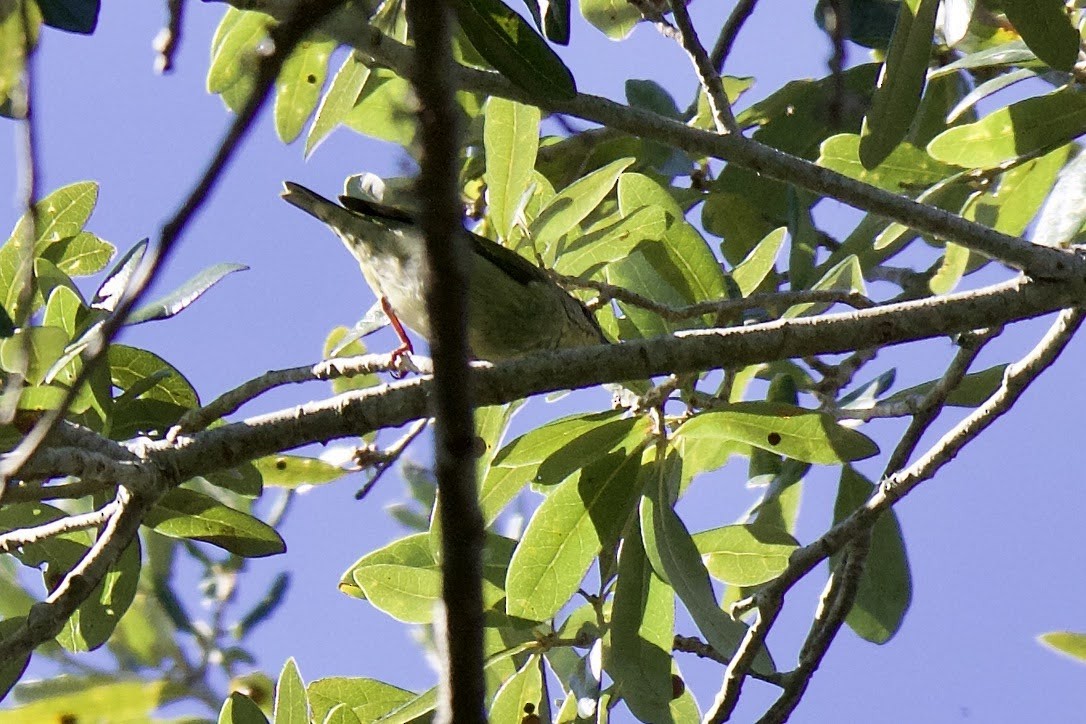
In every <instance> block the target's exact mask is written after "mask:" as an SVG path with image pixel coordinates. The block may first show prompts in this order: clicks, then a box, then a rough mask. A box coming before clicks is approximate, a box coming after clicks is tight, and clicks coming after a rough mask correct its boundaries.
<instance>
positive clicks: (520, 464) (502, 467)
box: [479, 412, 636, 525]
mask: <svg viewBox="0 0 1086 724" xmlns="http://www.w3.org/2000/svg"><path fill="white" fill-rule="evenodd" d="M635 424H636V421H635V420H634V418H623V417H621V413H618V412H599V413H591V414H577V415H572V416H570V417H565V418H562V419H560V420H555V421H554V422H551V423H548V424H546V425H543V426H542V427H539V428H536V429H535V430H532V431H530V432H527V433H525V434H524V435H521V436H520V437H518V438H517V439H516V440H513V441H512V442H510V443H509V444H508V445H506V446H505V447H503V448H502V449H501V450H499V451H498V454H497V455H495V456H494V460H493V462H492V463H491V466H490V471H489V473H488V474H487V475H486V477H485V478H481V480H482V483H481V485H480V486H479V505H480V507H481V508H482V512H483V518H484V520H485V521H486V523H487V525H490V524H491V523H492V522H494V519H495V518H497V517H498V513H500V512H501V510H502V509H503V508H504V507H505V506H506V505H507V504H508V503H509V501H511V500H512V499H513V498H514V497H515V496H516V494H517V493H518V492H520V490H521V489H522V488H523V487H524V486H525V485H527V484H528V483H535V484H538V485H557V484H558V483H560V482H562V481H563V480H565V479H566V478H568V477H569V476H570V475H572V474H573V473H574V472H575V471H576V470H577V469H578V468H580V467H581V466H582V465H583V464H584V462H585V461H586V460H588V459H590V458H591V457H592V456H594V455H595V454H596V453H597V452H600V451H605V452H609V451H612V450H614V449H615V448H616V447H617V446H618V445H620V444H621V443H622V441H623V440H625V439H626V437H627V436H628V435H629V434H630V431H631V430H632V429H633V427H634V425H635Z"/></svg>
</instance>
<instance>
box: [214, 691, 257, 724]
mask: <svg viewBox="0 0 1086 724" xmlns="http://www.w3.org/2000/svg"><path fill="white" fill-rule="evenodd" d="M219 724H268V717H266V716H264V712H262V711H261V710H260V707H259V706H257V705H256V703H254V702H253V700H252V699H250V698H249V697H247V696H245V694H242V693H241V692H239V691H234V692H231V693H230V696H228V697H227V698H226V701H224V702H223V704H222V709H220V710H219Z"/></svg>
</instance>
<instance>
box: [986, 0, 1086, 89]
mask: <svg viewBox="0 0 1086 724" xmlns="http://www.w3.org/2000/svg"><path fill="white" fill-rule="evenodd" d="M1002 6H1003V12H1004V13H1006V15H1007V19H1008V20H1010V21H1011V24H1012V25H1014V29H1015V30H1017V31H1018V34H1019V35H1021V36H1022V40H1024V41H1025V43H1026V45H1028V46H1029V49H1030V50H1032V51H1033V52H1034V54H1036V56H1037V57H1038V58H1040V59H1041V60H1043V61H1044V62H1046V63H1048V65H1049V66H1051V67H1052V68H1055V69H1056V70H1062V71H1064V72H1070V71H1071V69H1072V68H1074V66H1075V61H1077V60H1078V51H1079V42H1080V41H1079V35H1078V30H1076V29H1075V26H1074V25H1072V24H1071V18H1070V16H1069V15H1068V14H1067V5H1066V4H1065V3H1064V2H1063V0H1003V2H1002Z"/></svg>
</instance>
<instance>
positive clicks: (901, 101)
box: [859, 0, 939, 169]
mask: <svg viewBox="0 0 1086 724" xmlns="http://www.w3.org/2000/svg"><path fill="white" fill-rule="evenodd" d="M938 9H939V0H903V2H902V3H901V4H900V5H899V9H898V16H897V22H896V23H895V24H894V35H893V37H891V38H890V47H889V48H888V49H887V51H886V61H885V63H883V66H882V70H881V71H880V73H879V82H878V88H877V89H876V90H875V95H874V96H873V97H872V99H871V108H870V109H869V110H868V111H867V116H866V117H865V118H864V122H863V128H862V129H861V130H860V154H859V155H860V161H861V162H862V163H863V165H864V167H865V168H869V169H870V168H875V167H876V166H878V165H879V164H880V163H882V161H883V160H884V159H885V158H886V157H887V156H888V155H889V154H890V152H891V151H893V150H894V149H895V148H896V147H897V145H898V144H899V143H901V142H902V141H903V140H904V139H905V135H906V134H907V133H908V132H909V126H911V125H912V121H913V116H914V115H915V113H916V109H917V107H918V106H919V103H920V96H921V94H922V93H923V90H924V80H925V77H926V76H927V72H928V60H929V59H930V58H931V46H932V36H933V35H934V33H935V18H936V15H937V12H938Z"/></svg>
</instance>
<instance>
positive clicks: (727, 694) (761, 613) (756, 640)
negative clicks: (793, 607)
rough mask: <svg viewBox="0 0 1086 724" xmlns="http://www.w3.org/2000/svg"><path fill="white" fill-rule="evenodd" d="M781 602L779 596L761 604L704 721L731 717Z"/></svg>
mask: <svg viewBox="0 0 1086 724" xmlns="http://www.w3.org/2000/svg"><path fill="white" fill-rule="evenodd" d="M782 604H783V602H782V600H781V599H779V598H775V599H773V600H763V601H762V602H761V603H760V604H759V606H758V610H757V612H756V614H755V618H754V621H753V622H752V623H751V624H750V626H749V627H748V628H747V632H746V634H744V636H743V640H742V641H741V642H740V643H739V648H737V649H736V651H735V655H734V656H732V659H731V661H729V662H728V668H727V669H725V670H724V683H723V684H722V685H721V687H720V691H719V692H717V695H716V700H715V701H714V702H713V708H712V709H710V710H709V713H708V714H707V715H706V717H705V721H707V722H712V723H713V724H718V722H723V721H727V720H728V718H729V717H731V715H732V712H733V711H734V710H735V706H736V704H738V703H739V695H740V694H741V693H742V691H743V680H744V679H745V678H746V677H747V676H749V675H750V672H751V667H752V666H753V665H754V659H755V657H756V656H757V655H758V652H759V651H761V650H762V647H763V646H764V645H765V637H766V635H767V634H768V633H769V631H770V629H772V628H773V623H774V622H775V621H776V620H777V615H778V614H779V613H780V611H781V606H782Z"/></svg>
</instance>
